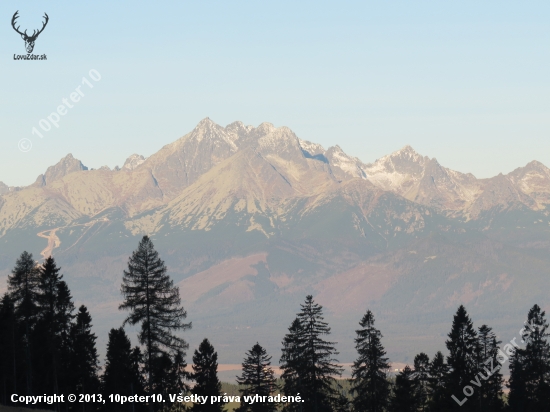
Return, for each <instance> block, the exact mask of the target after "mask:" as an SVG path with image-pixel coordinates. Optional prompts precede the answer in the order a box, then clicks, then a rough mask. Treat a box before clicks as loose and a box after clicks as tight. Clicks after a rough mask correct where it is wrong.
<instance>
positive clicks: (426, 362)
mask: <svg viewBox="0 0 550 412" xmlns="http://www.w3.org/2000/svg"><path fill="white" fill-rule="evenodd" d="M413 372H414V373H413V379H414V381H415V387H416V391H417V393H416V399H417V402H418V410H419V411H421V412H424V411H427V410H428V400H429V397H430V358H429V357H428V355H426V354H425V353H424V352H422V353H419V354H418V355H416V356H415V357H414V371H413Z"/></svg>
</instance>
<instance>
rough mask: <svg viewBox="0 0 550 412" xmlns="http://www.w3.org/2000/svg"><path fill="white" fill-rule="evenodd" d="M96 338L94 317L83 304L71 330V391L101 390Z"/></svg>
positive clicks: (78, 392)
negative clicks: (93, 325) (93, 326)
mask: <svg viewBox="0 0 550 412" xmlns="http://www.w3.org/2000/svg"><path fill="white" fill-rule="evenodd" d="M96 339H97V337H96V335H95V334H94V333H92V317H91V316H90V313H89V312H88V309H87V308H86V306H84V305H81V306H80V308H79V309H78V313H77V315H76V319H75V322H74V323H73V324H72V325H71V331H70V344H71V348H70V354H69V356H70V358H69V370H68V376H69V377H70V381H69V385H70V386H69V390H70V392H71V393H74V394H92V393H97V392H98V390H99V378H98V376H97V372H98V370H99V360H98V355H97V349H96V344H95V342H96ZM90 406H93V405H90ZM87 410H92V409H87Z"/></svg>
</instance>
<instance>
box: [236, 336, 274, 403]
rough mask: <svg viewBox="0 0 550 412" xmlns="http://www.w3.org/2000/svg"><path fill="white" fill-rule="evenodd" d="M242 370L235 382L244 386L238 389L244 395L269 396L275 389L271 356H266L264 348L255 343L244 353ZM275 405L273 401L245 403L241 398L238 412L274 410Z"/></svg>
mask: <svg viewBox="0 0 550 412" xmlns="http://www.w3.org/2000/svg"><path fill="white" fill-rule="evenodd" d="M242 365H243V371H242V374H241V376H239V377H237V383H238V384H239V385H241V386H244V388H242V389H239V391H240V392H241V395H242V396H243V397H244V396H254V395H256V394H257V395H260V396H269V395H271V394H272V393H273V392H274V391H275V389H276V379H275V375H274V372H273V369H272V368H271V356H268V354H267V352H266V350H265V349H264V348H262V347H261V346H260V344H259V343H256V344H255V345H254V346H253V347H252V349H250V350H249V351H248V352H247V353H246V358H245V359H244V361H243V364H242ZM276 410H277V407H276V405H275V404H274V403H272V402H271V403H263V402H254V403H253V404H249V403H245V402H244V399H242V400H241V406H240V407H239V408H238V409H237V411H238V412H274V411H276Z"/></svg>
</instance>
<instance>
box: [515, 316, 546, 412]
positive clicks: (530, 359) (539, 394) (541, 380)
mask: <svg viewBox="0 0 550 412" xmlns="http://www.w3.org/2000/svg"><path fill="white" fill-rule="evenodd" d="M547 329H548V323H547V321H546V313H545V312H544V311H542V310H541V308H540V307H539V306H538V305H534V306H533V307H532V308H531V309H530V310H529V313H528V314H527V323H526V327H525V328H523V329H522V336H521V338H522V341H524V342H525V348H524V349H521V348H518V349H517V350H516V351H515V353H514V354H513V355H512V357H511V360H510V382H509V388H510V393H509V396H508V404H509V405H510V409H511V410H512V411H514V412H515V411H546V410H548V405H550V345H549V344H548V339H547V338H548V336H549V333H548V332H547Z"/></svg>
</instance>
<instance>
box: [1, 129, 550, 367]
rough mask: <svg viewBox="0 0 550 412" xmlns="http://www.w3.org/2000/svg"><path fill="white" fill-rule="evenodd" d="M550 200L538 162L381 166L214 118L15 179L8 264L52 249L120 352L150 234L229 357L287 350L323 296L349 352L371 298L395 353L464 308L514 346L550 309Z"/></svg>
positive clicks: (6, 197)
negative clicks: (259, 348)
mask: <svg viewBox="0 0 550 412" xmlns="http://www.w3.org/2000/svg"><path fill="white" fill-rule="evenodd" d="M549 204H550V170H549V169H548V168H547V167H545V166H544V165H542V164H541V163H538V162H536V161H533V162H531V163H529V164H528V165H526V166H525V167H522V168H518V169H516V170H514V171H513V172H511V173H509V174H508V175H499V176H496V177H493V178H490V179H476V178H475V176H473V175H472V174H464V173H460V172H457V171H453V170H450V169H447V168H445V167H443V166H441V165H440V164H439V163H438V162H437V160H436V159H430V158H428V157H426V156H421V155H420V154H418V153H416V152H415V151H414V150H413V149H412V148H411V147H409V146H406V147H404V148H402V149H401V150H399V151H397V152H394V153H392V154H390V155H388V156H385V157H383V158H381V159H378V160H377V161H375V162H374V163H372V164H364V163H362V162H361V161H360V160H359V159H357V158H355V157H352V156H349V155H348V154H346V153H344V152H343V151H342V149H341V148H340V147H338V146H335V147H331V148H328V149H325V148H323V147H322V146H320V145H318V144H315V143H312V142H307V141H303V140H301V139H299V138H298V137H297V136H296V135H295V134H294V133H293V132H292V131H291V130H290V129H288V128H286V127H280V128H275V127H274V126H273V125H272V124H269V123H263V124H261V125H260V126H258V127H256V128H254V127H252V126H245V125H244V124H242V123H241V122H235V123H232V124H230V125H228V126H227V127H225V128H224V127H221V126H219V125H217V124H215V123H214V122H212V121H211V120H209V119H205V120H203V121H201V122H200V123H199V124H198V125H197V127H196V128H195V129H194V130H193V131H191V132H190V133H189V134H187V135H185V136H184V137H182V138H181V139H179V140H177V141H175V142H174V143H171V144H169V145H166V146H165V147H163V148H162V149H160V150H159V151H158V152H157V153H155V154H154V155H152V156H150V157H149V158H147V159H145V158H143V156H139V155H132V156H131V157H130V158H128V159H127V161H126V162H125V163H124V166H123V167H122V168H121V169H119V168H115V170H110V169H109V168H108V167H102V168H101V169H99V170H88V169H87V168H86V167H85V166H84V165H82V163H81V162H80V161H79V160H77V159H75V158H74V157H73V156H72V155H68V156H66V157H65V158H64V159H62V160H61V161H60V162H59V163H58V164H57V165H54V166H51V167H50V168H48V170H47V171H46V172H45V173H44V174H43V175H40V176H39V177H38V179H37V181H36V182H35V183H34V184H33V185H31V186H28V187H24V188H9V187H8V186H6V185H4V184H3V183H0V242H1V244H2V248H1V249H0V273H1V274H2V277H3V278H5V277H6V275H7V273H9V270H10V268H11V267H13V265H14V263H15V260H16V258H17V257H18V256H19V254H20V253H21V252H22V251H23V250H28V251H30V252H32V253H33V254H34V255H35V257H37V258H38V257H40V258H41V257H42V256H48V255H50V254H53V255H54V256H55V257H56V259H57V260H58V262H59V264H60V265H61V266H62V267H63V273H65V278H66V280H67V281H68V283H69V286H70V287H71V290H72V291H73V294H74V296H75V298H76V299H77V301H78V303H85V304H87V305H88V306H89V307H90V310H91V313H92V315H94V324H95V328H96V331H97V333H98V334H99V335H100V344H102V345H103V343H104V340H105V337H106V335H107V331H108V329H109V328H111V327H113V326H118V325H119V323H120V322H121V320H122V318H123V316H124V314H121V313H119V312H118V310H117V306H118V303H119V302H120V295H119V287H120V280H121V277H122V270H123V269H124V267H125V264H126V262H127V259H128V257H129V255H130V254H131V252H132V250H134V249H135V248H136V246H137V244H138V241H139V239H140V238H141V236H143V235H144V234H148V235H150V236H151V237H152V238H153V240H154V242H155V246H156V248H157V249H158V250H159V252H160V254H161V256H162V257H163V259H165V261H166V263H167V264H168V266H169V269H170V273H171V275H172V277H173V279H174V281H175V283H177V284H178V285H179V287H180V292H181V296H182V299H183V302H184V306H185V307H186V309H187V310H188V313H189V319H190V320H192V321H193V325H194V329H193V330H192V331H190V332H189V333H188V339H189V340H190V341H191V344H192V345H193V344H195V343H198V342H199V341H200V340H202V338H203V337H204V336H208V337H210V338H211V339H212V340H213V342H214V344H215V346H216V347H217V349H218V351H219V352H220V356H221V361H222V362H226V363H236V362H240V360H241V359H242V356H243V354H244V351H245V350H246V349H248V348H249V347H250V346H251V345H252V344H254V343H255V342H256V341H260V343H261V344H262V345H265V346H266V347H267V348H268V349H269V351H270V353H271V354H272V355H274V359H278V355H279V353H280V352H279V350H280V348H279V346H280V345H279V343H280V341H281V339H282V336H283V335H284V333H285V331H286V328H287V327H288V325H289V324H290V323H291V321H292V320H293V317H294V314H295V313H296V312H297V311H298V309H299V304H300V303H301V302H302V301H303V299H304V297H305V296H306V294H308V293H312V294H313V295H314V297H315V298H316V299H317V300H318V301H319V303H321V304H323V305H324V306H325V309H326V315H327V316H326V319H327V320H328V321H329V322H330V323H331V326H332V327H333V331H334V337H333V338H334V340H336V341H339V342H341V343H340V346H339V349H340V352H341V356H340V360H341V361H346V362H347V361H351V360H352V359H353V357H354V353H353V333H354V332H353V331H354V330H355V329H356V325H357V322H358V321H359V319H360V318H361V316H362V314H363V313H364V312H365V311H366V309H367V308H369V309H371V310H373V311H374V312H375V314H376V315H377V323H378V325H379V327H380V328H381V329H382V331H383V333H384V336H385V343H386V346H387V347H388V349H389V352H390V355H391V356H392V358H393V360H394V361H401V362H412V358H413V357H414V355H415V354H416V353H417V352H419V351H421V350H423V351H427V352H431V351H434V350H435V349H436V348H441V347H442V346H443V342H444V340H445V335H446V333H447V332H448V330H449V328H450V323H451V319H452V313H453V312H454V311H455V310H456V307H457V306H458V305H459V304H461V303H463V304H465V305H466V307H467V309H468V310H469V311H470V312H471V313H472V315H473V317H474V320H479V325H481V323H482V322H483V323H487V324H489V325H490V326H493V327H494V328H495V330H496V331H497V333H498V334H499V336H500V338H502V340H509V339H512V338H513V337H514V336H516V335H517V331H518V330H519V328H520V327H521V324H522V323H523V321H524V317H525V315H526V313H527V310H528V308H529V307H530V306H531V305H532V304H533V303H539V304H540V305H541V306H543V307H545V306H548V303H547V293H546V290H547V289H548V287H549V286H550V280H549V273H550V253H548V252H549V251H550V219H549V212H550V208H549V207H548V205H549ZM41 254H42V256H41ZM0 285H1V286H0V287H1V288H5V281H4V279H2V283H1V284H0ZM546 309H548V308H546ZM479 325H478V326H479ZM101 339H102V340H101ZM216 343H217V345H216Z"/></svg>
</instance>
